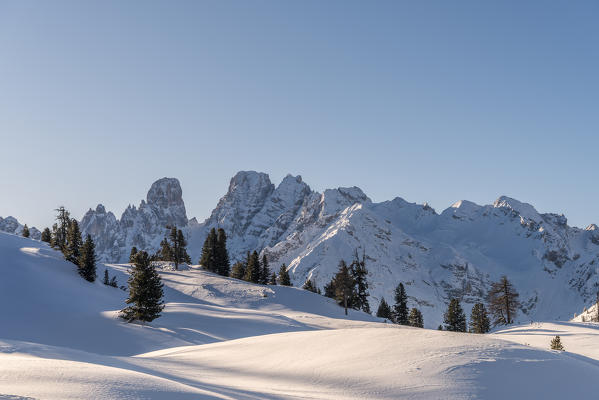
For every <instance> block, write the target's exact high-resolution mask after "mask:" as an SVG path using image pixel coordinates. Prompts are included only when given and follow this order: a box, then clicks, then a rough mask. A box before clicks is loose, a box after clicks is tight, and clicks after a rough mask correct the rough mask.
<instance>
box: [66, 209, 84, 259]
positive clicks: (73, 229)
mask: <svg viewBox="0 0 599 400" xmlns="http://www.w3.org/2000/svg"><path fill="white" fill-rule="evenodd" d="M82 242H83V241H82V240H81V231H80V230H79V223H78V222H77V220H76V219H72V220H71V223H70V224H69V229H68V230H67V242H66V246H65V247H64V250H63V253H64V258H65V259H66V260H67V261H70V262H72V263H73V264H75V265H79V258H80V257H81V246H82Z"/></svg>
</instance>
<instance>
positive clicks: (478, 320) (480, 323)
mask: <svg viewBox="0 0 599 400" xmlns="http://www.w3.org/2000/svg"><path fill="white" fill-rule="evenodd" d="M490 328H491V325H490V322H489V317H488V315H487V309H486V308H485V305H484V304H483V303H476V304H475V305H474V307H472V313H470V332H472V333H487V332H489V330H490Z"/></svg>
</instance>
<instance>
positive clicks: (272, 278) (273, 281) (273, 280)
mask: <svg viewBox="0 0 599 400" xmlns="http://www.w3.org/2000/svg"><path fill="white" fill-rule="evenodd" d="M268 284H269V285H276V284H277V274H275V273H274V272H273V273H272V275H271V276H270V279H269V280H268Z"/></svg>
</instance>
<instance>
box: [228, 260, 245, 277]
mask: <svg viewBox="0 0 599 400" xmlns="http://www.w3.org/2000/svg"><path fill="white" fill-rule="evenodd" d="M244 277H245V265H244V264H243V263H242V262H239V261H238V262H236V263H235V264H233V268H232V269H231V278H235V279H243V278H244Z"/></svg>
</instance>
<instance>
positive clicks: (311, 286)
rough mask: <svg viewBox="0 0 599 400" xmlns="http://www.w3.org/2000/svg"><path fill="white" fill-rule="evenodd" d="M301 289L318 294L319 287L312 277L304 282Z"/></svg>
mask: <svg viewBox="0 0 599 400" xmlns="http://www.w3.org/2000/svg"><path fill="white" fill-rule="evenodd" d="M302 289H304V290H307V291H309V292H312V293H317V294H320V289H319V288H318V286H316V283H315V282H314V280H312V279H308V280H307V281H306V283H304V286H302Z"/></svg>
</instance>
